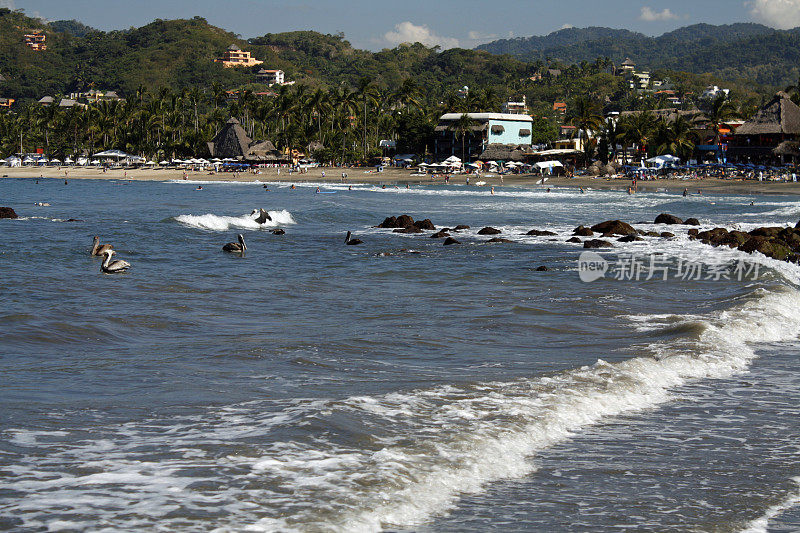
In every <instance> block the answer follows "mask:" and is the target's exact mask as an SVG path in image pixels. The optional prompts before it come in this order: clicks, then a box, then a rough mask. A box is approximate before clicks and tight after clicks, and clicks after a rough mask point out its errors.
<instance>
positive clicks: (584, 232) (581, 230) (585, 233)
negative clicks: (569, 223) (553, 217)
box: [572, 226, 594, 237]
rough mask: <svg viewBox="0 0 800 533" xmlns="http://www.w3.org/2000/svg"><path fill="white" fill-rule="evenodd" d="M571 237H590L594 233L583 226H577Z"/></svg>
mask: <svg viewBox="0 0 800 533" xmlns="http://www.w3.org/2000/svg"><path fill="white" fill-rule="evenodd" d="M572 234H573V235H578V236H579V237H591V236H592V235H594V232H593V231H592V230H590V229H589V228H587V227H585V226H578V227H577V228H575V230H574V231H573V232H572Z"/></svg>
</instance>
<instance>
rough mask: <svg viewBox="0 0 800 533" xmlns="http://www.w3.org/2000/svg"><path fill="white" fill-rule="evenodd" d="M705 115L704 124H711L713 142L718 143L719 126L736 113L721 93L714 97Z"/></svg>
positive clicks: (731, 104)
mask: <svg viewBox="0 0 800 533" xmlns="http://www.w3.org/2000/svg"><path fill="white" fill-rule="evenodd" d="M705 116H706V118H705V123H706V125H708V126H711V128H712V129H713V130H714V144H715V145H719V136H720V134H719V128H720V126H721V125H722V124H724V123H725V122H726V121H728V120H731V119H733V118H736V117H737V116H738V113H737V112H736V107H734V105H733V103H732V102H731V101H730V100H729V99H728V96H727V95H725V94H724V93H723V94H720V95H719V96H717V97H716V98H714V100H713V101H712V102H711V107H709V109H708V111H707V112H706V113H705Z"/></svg>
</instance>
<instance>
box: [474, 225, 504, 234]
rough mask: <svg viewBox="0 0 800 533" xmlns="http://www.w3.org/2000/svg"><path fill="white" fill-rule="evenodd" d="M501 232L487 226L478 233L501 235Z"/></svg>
mask: <svg viewBox="0 0 800 533" xmlns="http://www.w3.org/2000/svg"><path fill="white" fill-rule="evenodd" d="M500 233H503V232H502V231H500V230H499V229H497V228H493V227H491V226H486V227H485V228H483V229H481V230H479V231H478V235H499V234H500Z"/></svg>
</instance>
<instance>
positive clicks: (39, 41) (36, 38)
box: [23, 32, 47, 52]
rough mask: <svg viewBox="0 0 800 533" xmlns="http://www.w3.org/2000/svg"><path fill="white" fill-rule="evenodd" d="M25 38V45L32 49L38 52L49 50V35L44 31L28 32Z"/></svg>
mask: <svg viewBox="0 0 800 533" xmlns="http://www.w3.org/2000/svg"><path fill="white" fill-rule="evenodd" d="M23 39H24V42H25V45H26V46H27V47H28V48H30V49H31V50H36V51H37V52H43V51H45V50H47V45H46V44H45V41H47V35H45V34H44V33H40V32H33V33H27V34H25V35H24V36H23Z"/></svg>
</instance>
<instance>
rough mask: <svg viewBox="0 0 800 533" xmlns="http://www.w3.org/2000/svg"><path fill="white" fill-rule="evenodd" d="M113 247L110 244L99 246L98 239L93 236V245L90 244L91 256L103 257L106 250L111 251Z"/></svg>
mask: <svg viewBox="0 0 800 533" xmlns="http://www.w3.org/2000/svg"><path fill="white" fill-rule="evenodd" d="M113 249H114V247H113V246H111V245H110V244H100V237H98V236H97V235H95V236H94V243H93V244H92V255H103V254H104V253H106V251H108V250H113Z"/></svg>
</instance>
